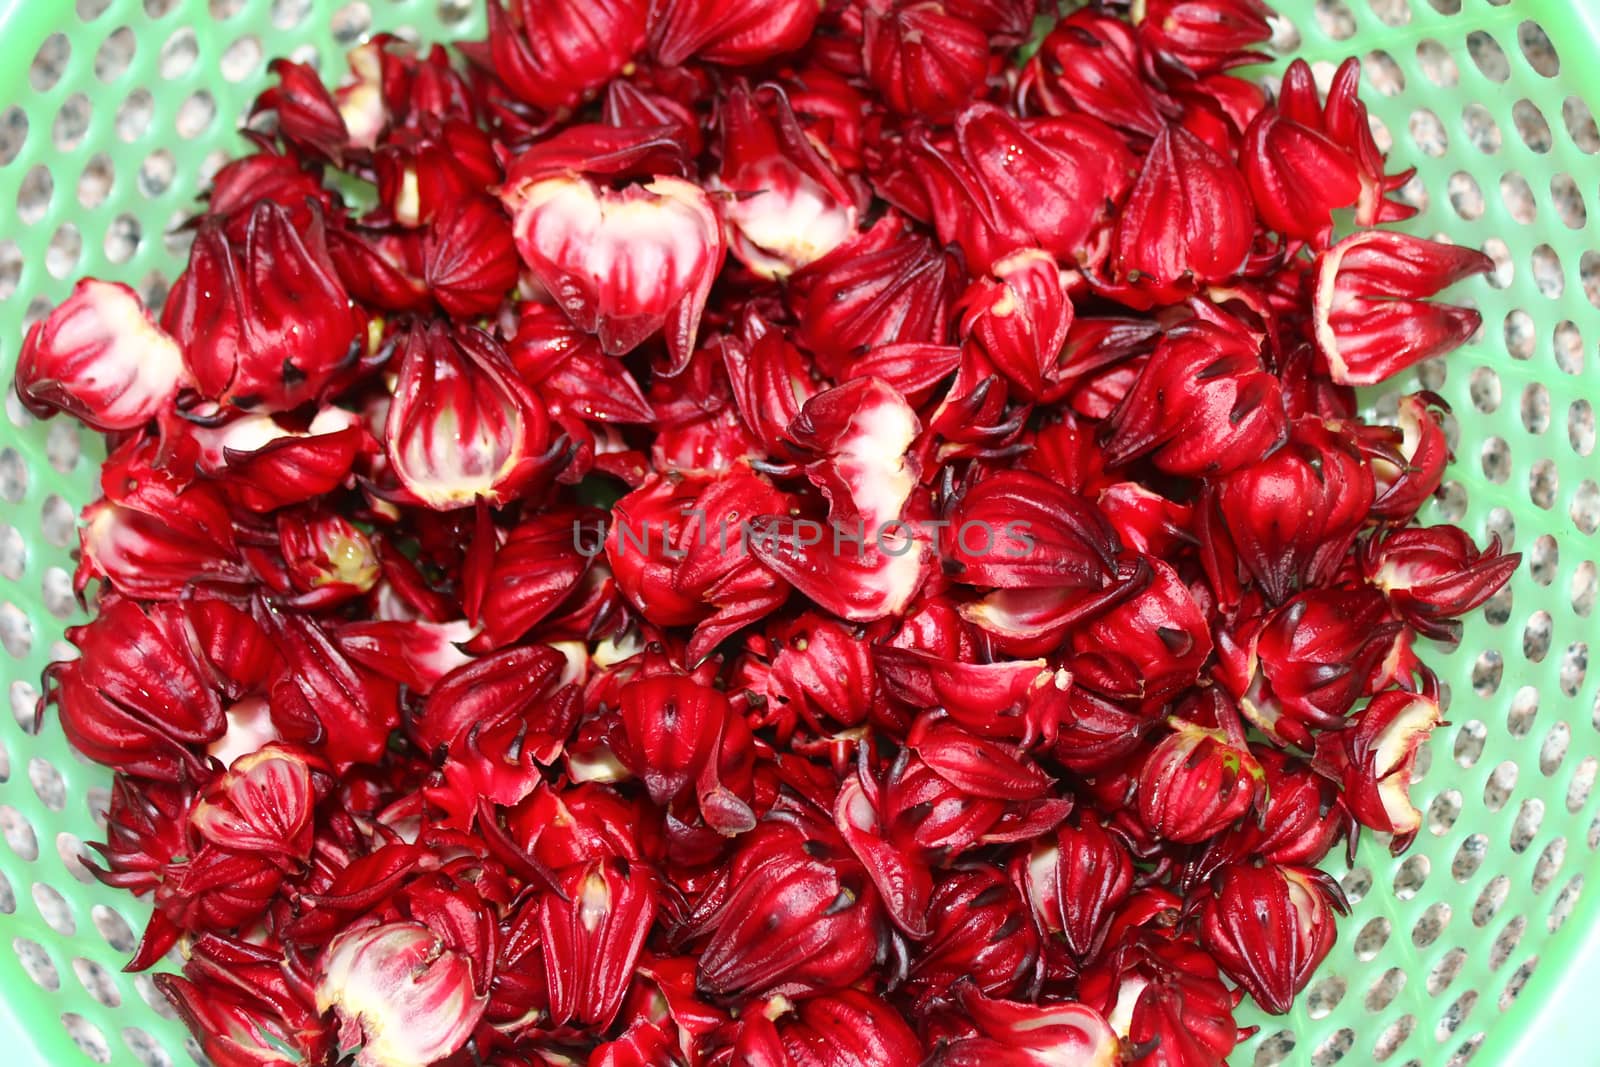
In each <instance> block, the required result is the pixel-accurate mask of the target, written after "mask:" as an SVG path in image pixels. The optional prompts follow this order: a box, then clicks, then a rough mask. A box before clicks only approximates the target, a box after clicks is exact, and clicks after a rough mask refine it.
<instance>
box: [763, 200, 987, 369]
mask: <svg viewBox="0 0 1600 1067" xmlns="http://www.w3.org/2000/svg"><path fill="white" fill-rule="evenodd" d="M903 229H904V222H903V221H902V220H901V219H900V218H899V217H898V216H896V215H894V214H892V213H891V214H889V215H886V216H885V217H884V218H883V219H881V220H879V221H878V222H877V223H876V224H875V225H874V226H873V227H872V229H870V230H868V231H866V232H865V233H863V234H860V235H858V236H857V237H855V238H853V239H852V240H850V241H848V242H846V243H845V244H843V245H841V246H840V247H839V248H837V249H835V250H834V252H833V254H832V255H829V256H827V257H825V258H823V259H820V260H818V261H817V262H816V263H814V264H813V265H812V266H811V267H809V268H808V269H806V270H804V271H801V272H800V273H798V274H796V275H795V276H794V277H793V279H792V280H791V283H790V288H791V290H792V291H793V293H794V296H793V297H792V298H791V306H792V307H793V308H794V312H795V315H796V317H797V318H798V319H799V321H800V325H799V328H798V330H797V331H796V333H795V340H796V341H797V342H798V343H799V344H800V346H801V347H802V348H804V349H805V350H806V351H807V352H810V353H811V354H812V355H814V356H815V357H816V358H817V363H818V366H819V367H820V368H821V370H822V372H823V373H824V374H826V375H828V376H830V377H834V378H838V377H842V376H843V375H844V372H845V371H846V369H847V368H848V367H849V366H850V364H851V363H852V362H853V361H855V360H856V359H858V358H859V357H860V356H861V355H862V354H863V353H869V352H872V351H873V350H875V349H878V348H881V347H882V346H884V345H890V344H896V343H922V342H937V341H942V340H944V335H945V325H946V320H947V319H948V318H949V314H950V303H951V301H952V300H953V299H954V296H955V293H954V291H953V289H954V286H955V285H956V284H958V282H957V267H956V265H955V263H954V262H953V261H952V260H951V258H950V257H949V256H948V255H946V254H945V253H943V252H941V251H939V250H938V249H936V248H935V247H934V245H933V242H931V241H929V240H928V239H927V238H925V237H913V236H911V235H909V234H904V233H903V232H902V231H903Z"/></svg>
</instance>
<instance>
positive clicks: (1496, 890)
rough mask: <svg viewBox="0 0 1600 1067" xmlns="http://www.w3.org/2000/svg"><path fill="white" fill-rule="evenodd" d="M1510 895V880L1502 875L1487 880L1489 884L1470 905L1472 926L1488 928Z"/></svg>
mask: <svg viewBox="0 0 1600 1067" xmlns="http://www.w3.org/2000/svg"><path fill="white" fill-rule="evenodd" d="M1510 894H1511V879H1509V878H1507V877H1506V876H1505V875H1503V874H1497V875H1495V876H1494V877H1493V878H1491V879H1489V884H1488V885H1486V886H1484V887H1483V892H1481V893H1479V894H1478V899H1477V900H1476V901H1475V902H1474V903H1473V905H1472V925H1473V926H1488V925H1489V922H1490V920H1492V919H1493V918H1494V917H1495V916H1496V915H1498V914H1499V913H1500V909H1501V908H1502V907H1504V906H1505V903H1506V898H1507V897H1508V896H1509V895H1510Z"/></svg>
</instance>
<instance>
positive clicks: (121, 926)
mask: <svg viewBox="0 0 1600 1067" xmlns="http://www.w3.org/2000/svg"><path fill="white" fill-rule="evenodd" d="M89 917H90V919H91V920H92V921H93V922H94V928H95V930H96V931H97V932H99V934H100V937H101V939H103V940H104V941H105V943H106V944H107V945H109V946H110V947H111V948H112V949H113V950H114V951H117V952H132V951H133V949H134V945H135V944H137V941H136V939H135V938H134V936H133V928H132V927H131V926H129V925H128V920H126V919H124V918H123V917H122V916H121V915H120V914H118V913H117V912H115V911H113V910H112V909H111V908H108V907H106V906H105V905H104V904H96V905H94V906H93V907H92V908H90V909H89Z"/></svg>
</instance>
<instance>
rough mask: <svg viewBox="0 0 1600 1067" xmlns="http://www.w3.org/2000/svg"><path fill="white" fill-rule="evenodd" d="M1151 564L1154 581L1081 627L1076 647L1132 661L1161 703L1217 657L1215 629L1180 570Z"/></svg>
mask: <svg viewBox="0 0 1600 1067" xmlns="http://www.w3.org/2000/svg"><path fill="white" fill-rule="evenodd" d="M1145 562H1146V563H1147V564H1148V565H1149V566H1150V568H1151V570H1153V571H1154V572H1155V573H1154V577H1153V578H1152V580H1151V582H1150V584H1149V585H1147V586H1146V587H1145V588H1144V589H1143V590H1141V591H1140V592H1137V593H1135V594H1133V595H1132V596H1131V597H1129V598H1128V599H1127V600H1124V601H1123V602H1122V603H1120V604H1118V605H1116V606H1115V607H1113V608H1111V609H1110V610H1109V611H1107V612H1106V613H1105V614H1103V615H1101V616H1100V617H1099V618H1097V619H1095V620H1094V622H1092V623H1090V624H1089V625H1088V626H1086V627H1084V628H1083V629H1082V630H1080V631H1079V632H1078V634H1077V635H1076V636H1075V637H1074V638H1073V648H1074V649H1075V650H1076V651H1078V652H1079V653H1085V654H1087V653H1093V652H1097V651H1103V652H1104V653H1105V654H1106V655H1112V656H1121V657H1123V658H1125V659H1127V660H1129V661H1130V662H1131V663H1132V665H1133V667H1134V670H1135V673H1136V674H1137V675H1138V677H1139V679H1140V685H1141V689H1142V695H1143V699H1145V700H1147V701H1152V702H1159V701H1164V700H1166V699H1167V698H1168V697H1171V696H1172V695H1174V694H1176V693H1178V692H1180V691H1182V690H1183V689H1185V688H1187V687H1189V686H1191V685H1193V684H1195V681H1196V679H1197V678H1198V677H1199V674H1200V668H1201V667H1202V666H1203V665H1204V664H1205V662H1206V660H1207V659H1208V658H1210V656H1211V648H1212V644H1211V631H1210V627H1209V625H1208V624H1207V620H1206V615H1205V612H1204V611H1202V610H1201V608H1200V605H1199V604H1198V603H1196V601H1195V598H1194V595H1193V594H1192V593H1191V592H1190V591H1189V587H1188V586H1187V585H1185V584H1184V582H1183V581H1182V579H1180V578H1179V577H1178V572H1177V571H1175V570H1173V569H1172V567H1171V566H1170V565H1169V564H1166V563H1163V562H1161V561H1160V560H1158V559H1150V560H1146V561H1145Z"/></svg>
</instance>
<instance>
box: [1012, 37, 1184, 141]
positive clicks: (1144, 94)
mask: <svg viewBox="0 0 1600 1067" xmlns="http://www.w3.org/2000/svg"><path fill="white" fill-rule="evenodd" d="M1144 66H1145V57H1144V55H1143V54H1142V50H1141V49H1140V46H1139V40H1138V38H1137V37H1136V36H1135V35H1134V31H1133V29H1132V28H1130V27H1129V26H1128V24H1127V23H1126V22H1124V21H1122V20H1121V19H1117V18H1112V17H1111V16H1110V15H1106V14H1102V13H1101V12H1099V11H1095V10H1093V9H1085V10H1082V11H1074V12H1073V13H1072V14H1070V15H1068V16H1067V17H1066V18H1064V19H1062V20H1061V21H1060V22H1058V23H1056V25H1055V28H1054V29H1052V30H1051V31H1050V33H1049V35H1047V36H1046V37H1045V39H1044V43H1043V44H1041V45H1040V47H1039V52H1038V54H1037V55H1036V56H1035V57H1034V58H1033V59H1031V60H1029V62H1028V65H1027V67H1026V68H1024V70H1023V74H1022V83H1021V92H1022V99H1024V100H1026V101H1027V102H1028V103H1036V104H1038V106H1039V107H1040V108H1041V109H1042V110H1044V111H1045V112H1046V113H1047V114H1051V115H1068V114H1073V113H1077V114H1083V115H1090V116H1093V117H1094V118H1097V119H1099V120H1101V121H1102V122H1106V123H1109V124H1111V125H1112V126H1115V127H1117V128H1118V129H1120V130H1126V131H1128V132H1129V133H1131V134H1135V135H1137V136H1139V137H1142V138H1153V137H1155V136H1156V135H1157V134H1159V133H1160V132H1161V131H1162V129H1163V127H1164V126H1165V124H1166V119H1167V118H1169V117H1171V115H1172V114H1173V113H1174V112H1175V111H1176V108H1175V107H1174V106H1173V104H1172V102H1171V101H1170V100H1168V99H1167V98H1166V97H1165V95H1164V94H1163V93H1162V92H1161V91H1160V90H1159V89H1157V88H1156V87H1155V86H1154V85H1152V84H1151V83H1150V81H1149V80H1148V79H1147V78H1146V77H1145V76H1144V73H1143V70H1144Z"/></svg>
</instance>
